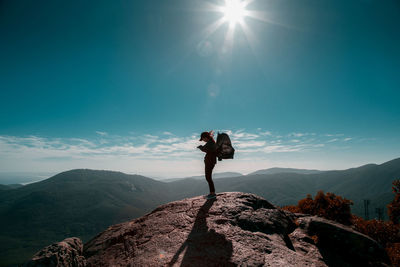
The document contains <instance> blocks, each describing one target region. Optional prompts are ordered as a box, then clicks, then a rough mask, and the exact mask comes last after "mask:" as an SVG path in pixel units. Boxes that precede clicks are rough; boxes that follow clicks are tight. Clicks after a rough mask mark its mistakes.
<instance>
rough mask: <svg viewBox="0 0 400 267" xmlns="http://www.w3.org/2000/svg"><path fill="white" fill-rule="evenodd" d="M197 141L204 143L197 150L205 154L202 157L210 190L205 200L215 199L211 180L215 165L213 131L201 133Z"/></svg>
mask: <svg viewBox="0 0 400 267" xmlns="http://www.w3.org/2000/svg"><path fill="white" fill-rule="evenodd" d="M199 141H204V142H206V144H205V145H204V146H201V145H200V146H198V147H197V148H198V149H200V150H201V151H203V152H206V155H205V157H204V164H205V176H206V180H207V182H208V186H209V188H210V194H208V195H207V199H211V198H215V197H216V194H215V188H214V182H213V180H212V171H213V169H214V166H215V164H217V151H216V150H217V147H216V144H215V140H214V138H213V131H210V132H202V133H201V135H200V140H199Z"/></svg>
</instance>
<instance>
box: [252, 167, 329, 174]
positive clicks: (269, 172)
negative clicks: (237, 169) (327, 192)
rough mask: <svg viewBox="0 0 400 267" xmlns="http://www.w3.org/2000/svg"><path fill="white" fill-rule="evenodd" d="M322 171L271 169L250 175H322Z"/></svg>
mask: <svg viewBox="0 0 400 267" xmlns="http://www.w3.org/2000/svg"><path fill="white" fill-rule="evenodd" d="M320 172H322V171H319V170H306V169H292V168H270V169H265V170H258V171H255V172H252V173H250V174H248V175H255V174H277V173H299V174H313V173H320Z"/></svg>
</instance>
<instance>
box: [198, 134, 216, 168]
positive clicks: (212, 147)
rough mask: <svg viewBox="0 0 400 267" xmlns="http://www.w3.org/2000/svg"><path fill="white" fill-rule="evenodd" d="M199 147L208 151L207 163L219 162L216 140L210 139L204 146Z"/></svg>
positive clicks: (205, 157)
mask: <svg viewBox="0 0 400 267" xmlns="http://www.w3.org/2000/svg"><path fill="white" fill-rule="evenodd" d="M199 149H200V150H201V151H203V152H206V155H205V156H204V162H205V163H210V164H216V163H217V151H216V150H217V146H216V144H215V141H214V140H212V139H210V140H208V142H207V143H206V144H205V145H204V146H199Z"/></svg>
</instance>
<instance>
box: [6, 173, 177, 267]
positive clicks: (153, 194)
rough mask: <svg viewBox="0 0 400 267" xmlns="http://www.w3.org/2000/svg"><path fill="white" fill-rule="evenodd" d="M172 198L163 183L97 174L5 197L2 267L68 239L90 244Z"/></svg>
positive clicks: (67, 177)
mask: <svg viewBox="0 0 400 267" xmlns="http://www.w3.org/2000/svg"><path fill="white" fill-rule="evenodd" d="M170 195H171V194H170V192H168V188H167V187H166V186H165V183H163V182H159V181H155V180H153V179H150V178H146V177H143V176H138V175H127V174H123V173H120V172H111V171H94V170H72V171H67V172H63V173H60V174H58V175H55V176H53V177H51V178H49V179H47V180H44V181H41V182H37V183H33V184H29V185H26V186H24V187H21V188H17V189H14V190H5V191H1V194H0V217H1V218H2V219H1V220H0V240H2V242H0V243H1V245H0V259H1V262H0V265H6V263H12V262H13V261H12V260H11V261H6V260H3V259H5V258H8V259H10V258H11V259H12V258H14V259H15V260H18V259H20V258H21V256H22V257H23V258H22V259H24V258H26V257H30V256H31V255H32V253H34V252H35V251H36V250H37V249H38V248H40V247H42V246H43V245H44V244H48V243H49V242H50V243H51V242H54V241H56V240H59V239H60V238H63V237H65V236H69V235H76V236H79V237H80V238H82V239H83V240H86V239H88V238H90V237H92V236H93V235H94V234H96V233H98V232H99V231H102V230H104V229H105V228H106V227H108V226H109V225H111V224H114V223H119V222H122V221H126V220H130V219H132V218H136V217H139V216H142V215H143V214H145V213H146V212H149V211H151V210H152V209H153V208H154V207H155V206H158V205H160V204H162V203H165V202H167V201H170ZM3 241H4V242H3ZM21 246H23V247H24V248H23V249H21ZM21 254H22V255H21ZM17 255H20V256H17ZM24 256H25V257H24ZM3 261H6V263H3ZM14 262H15V261H14Z"/></svg>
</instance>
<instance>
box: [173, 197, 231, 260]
mask: <svg viewBox="0 0 400 267" xmlns="http://www.w3.org/2000/svg"><path fill="white" fill-rule="evenodd" d="M215 200H216V199H211V200H207V201H206V202H205V203H204V204H203V206H201V207H200V209H199V212H198V213H197V215H196V220H195V222H194V225H193V228H192V231H191V232H190V233H189V235H188V237H187V239H186V241H185V242H184V243H183V244H182V245H181V247H180V248H179V249H178V251H177V252H176V253H175V255H174V257H173V258H172V260H171V261H170V262H169V264H168V266H173V265H174V264H175V263H176V262H177V260H178V258H179V255H180V254H181V253H184V255H183V258H182V263H181V265H180V266H235V265H234V264H233V263H232V262H231V261H230V258H231V256H232V251H233V249H232V242H231V241H228V240H227V239H226V238H225V236H224V235H223V234H219V233H217V232H215V230H214V229H208V226H207V221H206V218H207V216H208V211H209V210H210V208H211V206H212V205H213V203H214V201H215Z"/></svg>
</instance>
